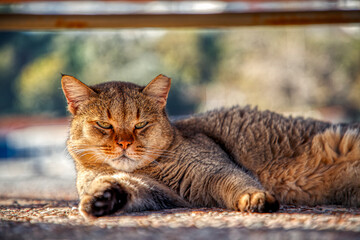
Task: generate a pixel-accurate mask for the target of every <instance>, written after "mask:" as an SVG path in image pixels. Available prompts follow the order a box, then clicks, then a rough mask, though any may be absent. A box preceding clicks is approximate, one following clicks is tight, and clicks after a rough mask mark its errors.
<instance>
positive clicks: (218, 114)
mask: <svg viewBox="0 0 360 240" xmlns="http://www.w3.org/2000/svg"><path fill="white" fill-rule="evenodd" d="M170 82H171V80H170V78H168V77H166V76H164V75H159V76H157V77H156V78H155V79H153V80H152V81H151V82H150V83H149V84H148V85H147V86H145V87H141V86H138V85H135V84H132V83H127V82H107V83H102V84H98V85H95V86H87V85H85V84H84V83H82V82H80V81H79V80H77V79H76V78H74V77H72V76H68V75H63V77H62V88H63V91H64V94H65V97H66V99H67V103H68V109H69V111H70V113H71V114H72V120H71V126H70V134H69V139H68V141H67V147H68V150H69V152H70V154H71V156H72V158H73V159H74V162H75V165H76V170H77V181H76V185H77V190H78V193H79V197H80V206H79V208H80V212H81V214H82V215H83V216H84V217H86V218H93V217H98V216H103V215H108V214H112V213H115V212H118V211H143V210H159V209H165V208H174V207H222V208H227V209H231V210H237V211H249V212H272V211H276V210H278V208H279V203H280V204H298V205H320V204H339V205H344V206H355V207H360V134H359V127H360V124H337V125H333V124H330V123H327V122H321V121H316V120H312V119H303V118H291V117H290V118H287V117H284V116H282V115H279V114H276V113H273V112H270V111H258V110H256V109H252V108H250V107H245V108H241V107H233V108H230V109H219V110H214V111H211V112H206V113H203V114H199V115H194V116H191V117H189V118H186V119H183V120H179V121H176V122H170V121H169V119H168V117H167V114H166V112H165V106H166V101H167V97H168V93H169V90H170Z"/></svg>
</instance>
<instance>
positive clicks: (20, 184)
mask: <svg viewBox="0 0 360 240" xmlns="http://www.w3.org/2000/svg"><path fill="white" fill-rule="evenodd" d="M46 159H47V160H44V159H36V160H33V161H29V160H17V161H11V162H10V161H0V239H87V240H88V239H101V240H105V239H209V240H211V239H214V240H220V239H326V240H328V239H360V209H359V208H343V207H337V206H317V207H295V206H282V207H281V209H280V211H279V212H277V213H266V214H259V213H240V212H235V211H228V210H224V209H218V208H216V209H215V208H214V209H205V208H201V209H172V210H164V211H152V212H151V211H149V212H139V213H127V214H121V213H119V214H117V215H116V216H109V217H102V218H98V219H97V220H95V221H92V222H88V221H85V220H84V219H83V218H82V217H81V216H80V215H79V212H78V208H77V195H76V191H75V186H74V182H75V178H74V174H75V173H74V170H73V168H72V163H71V161H70V160H64V159H56V158H52V159H51V160H49V158H46ZM49 166H51V167H49Z"/></svg>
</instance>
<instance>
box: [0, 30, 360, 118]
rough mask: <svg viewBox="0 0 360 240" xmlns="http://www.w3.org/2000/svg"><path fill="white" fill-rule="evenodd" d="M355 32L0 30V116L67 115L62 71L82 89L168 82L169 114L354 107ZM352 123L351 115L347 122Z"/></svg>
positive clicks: (358, 88) (358, 103)
mask: <svg viewBox="0 0 360 240" xmlns="http://www.w3.org/2000/svg"><path fill="white" fill-rule="evenodd" d="M359 31H360V30H359V27H357V28H355V31H352V32H350V31H348V28H346V27H341V26H340V27H339V26H336V27H335V26H332V27H326V26H325V27H324V26H322V27H284V28H236V29H226V30H169V31H165V30H146V29H140V30H118V31H94V32H92V31H91V32H47V33H40V32H39V33H36V32H29V33H14V32H11V33H9V32H0V56H1V57H0V72H1V74H0V91H1V92H0V110H1V114H22V113H27V114H38V113H46V114H53V115H57V116H59V115H64V114H66V111H65V109H66V108H65V100H64V97H63V96H62V92H61V88H60V73H65V74H70V75H74V76H75V77H77V78H79V79H80V80H82V81H84V82H85V83H87V84H94V83H99V82H103V81H109V80H121V81H131V82H136V83H138V84H142V85H144V84H146V83H147V82H149V81H150V80H151V79H152V78H154V77H155V76H156V75H158V74H159V73H162V74H165V75H167V76H169V77H171V78H172V79H173V81H172V89H171V93H170V98H169V102H168V110H169V112H170V114H171V115H179V114H189V113H191V112H194V111H200V110H204V109H209V108H214V107H217V106H223V105H232V104H241V105H245V104H251V105H259V106H260V108H262V109H265V108H266V109H272V110H283V111H294V110H297V109H312V108H320V107H326V106H332V105H340V106H342V108H343V109H345V110H346V111H347V110H349V111H350V110H351V111H352V112H355V113H358V112H359V109H360V97H359V96H360V94H359V92H360V68H359V66H360V34H359ZM352 117H353V118H356V114H355V115H353V116H352Z"/></svg>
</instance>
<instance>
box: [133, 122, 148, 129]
mask: <svg viewBox="0 0 360 240" xmlns="http://www.w3.org/2000/svg"><path fill="white" fill-rule="evenodd" d="M147 124H148V122H139V123H137V124H135V129H140V128H143V127H145V126H146V125H147Z"/></svg>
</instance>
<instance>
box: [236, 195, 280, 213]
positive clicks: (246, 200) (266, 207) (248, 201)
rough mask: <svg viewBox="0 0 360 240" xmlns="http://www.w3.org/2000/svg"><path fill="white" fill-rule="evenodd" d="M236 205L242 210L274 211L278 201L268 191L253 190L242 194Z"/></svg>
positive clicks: (277, 207)
mask: <svg viewBox="0 0 360 240" xmlns="http://www.w3.org/2000/svg"><path fill="white" fill-rule="evenodd" d="M237 207H238V209H237V210H240V211H242V212H259V213H262V212H275V211H277V210H279V202H278V201H277V200H276V198H275V197H274V196H273V195H271V194H270V193H268V192H263V191H253V192H247V193H244V194H242V195H241V196H240V198H239V201H238V206H237Z"/></svg>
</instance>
